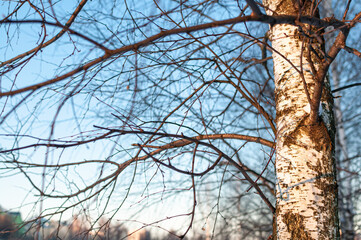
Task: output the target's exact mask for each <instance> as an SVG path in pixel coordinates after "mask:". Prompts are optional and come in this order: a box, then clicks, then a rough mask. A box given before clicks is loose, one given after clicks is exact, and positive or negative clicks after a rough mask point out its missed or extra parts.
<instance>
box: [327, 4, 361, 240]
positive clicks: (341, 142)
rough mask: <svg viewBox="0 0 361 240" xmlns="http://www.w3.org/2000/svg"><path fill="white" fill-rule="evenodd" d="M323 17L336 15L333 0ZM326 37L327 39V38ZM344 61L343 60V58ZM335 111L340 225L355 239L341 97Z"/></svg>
mask: <svg viewBox="0 0 361 240" xmlns="http://www.w3.org/2000/svg"><path fill="white" fill-rule="evenodd" d="M321 7H322V10H323V11H322V12H323V17H332V16H334V15H335V13H334V11H333V8H332V2H331V1H322V3H321ZM335 35H336V34H335V33H330V34H328V35H326V38H327V39H329V40H330V41H328V42H329V43H331V42H332V39H333V38H334V37H335ZM327 39H326V40H327ZM341 59H342V58H341ZM339 61H340V60H335V61H334V62H333V64H332V65H331V67H330V69H331V75H332V78H331V79H332V83H333V86H334V89H338V88H339V87H340V84H339V79H340V74H339V70H337V66H338V65H339V64H340V62H339ZM341 61H342V60H341ZM334 113H335V122H336V126H337V133H336V140H335V142H336V144H335V158H336V162H337V166H338V167H340V169H342V170H340V171H337V177H338V179H339V180H340V179H344V180H343V181H339V184H338V185H339V188H338V199H339V210H340V211H339V218H340V227H341V232H342V235H341V237H342V239H343V240H353V239H355V236H356V233H355V230H354V228H355V227H354V226H355V224H354V215H355V214H354V210H353V209H354V200H353V194H352V173H351V172H352V171H351V169H350V164H351V161H350V160H349V156H348V155H349V150H348V148H347V145H348V143H347V138H346V132H345V128H344V124H343V119H344V117H343V113H342V109H341V98H335V104H334Z"/></svg>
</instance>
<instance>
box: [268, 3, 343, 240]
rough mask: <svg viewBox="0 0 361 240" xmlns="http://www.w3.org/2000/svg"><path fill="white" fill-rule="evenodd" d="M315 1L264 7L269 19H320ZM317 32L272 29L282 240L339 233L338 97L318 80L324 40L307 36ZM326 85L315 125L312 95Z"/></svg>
mask: <svg viewBox="0 0 361 240" xmlns="http://www.w3.org/2000/svg"><path fill="white" fill-rule="evenodd" d="M301 2H302V4H304V5H300V4H301ZM310 2H311V1H293V0H265V1H264V5H265V6H266V8H268V10H267V14H269V15H281V14H285V15H298V14H300V13H301V14H303V15H314V14H316V11H315V8H313V7H312V6H311V3H310ZM301 29H302V30H301ZM316 30H317V29H314V28H312V27H310V26H307V25H300V26H299V27H297V26H292V25H287V24H277V25H274V26H272V27H271V34H270V36H271V37H270V39H271V42H272V47H273V48H274V52H273V60H274V77H275V96H276V110H277V116H276V124H277V145H276V174H277V186H276V190H277V209H276V235H277V236H276V237H277V239H299V240H300V239H337V238H338V235H339V231H338V217H337V184H336V174H335V161H334V121H333V112H332V104H333V99H332V95H331V93H330V88H329V84H328V82H327V80H323V79H317V78H316V77H315V75H316V74H315V73H316V72H317V71H318V70H319V65H320V64H319V62H320V58H319V57H322V47H323V46H322V41H320V39H321V38H314V39H310V38H309V37H307V36H306V35H311V33H312V32H316ZM309 46H312V48H313V50H312V51H311V50H310V48H309ZM315 52H316V53H318V54H315ZM320 87H323V93H322V97H321V102H320V104H321V109H322V117H321V116H320V118H319V119H317V121H314V120H313V119H312V118H311V117H310V116H311V112H312V111H313V110H314V107H312V103H314V101H315V100H314V99H312V96H313V95H314V92H315V91H317V89H319V88H320Z"/></svg>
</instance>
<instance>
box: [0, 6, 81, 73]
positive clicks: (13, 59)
mask: <svg viewBox="0 0 361 240" xmlns="http://www.w3.org/2000/svg"><path fill="white" fill-rule="evenodd" d="M87 1H88V0H82V1H81V2H80V3H79V5H78V7H77V8H76V9H75V11H74V12H73V14H72V15H71V16H70V18H69V20H68V21H67V22H66V23H65V25H64V26H66V27H67V28H69V27H70V26H71V24H72V23H73V22H74V20H75V18H76V17H77V16H78V14H79V13H80V11H81V10H82V8H83V7H84V5H85V3H86V2H87ZM4 20H7V18H6V19H3V20H2V22H3V21H4ZM64 33H66V29H65V28H63V29H62V30H61V31H60V32H59V33H58V34H56V35H55V36H54V37H52V38H51V39H49V40H48V41H46V42H44V43H43V44H42V46H41V48H45V47H47V46H49V45H50V44H52V43H53V42H55V41H56V40H57V39H59V38H60V37H61V36H63V35H64ZM38 50H39V47H35V48H33V49H31V50H29V51H27V52H25V53H23V54H20V55H17V56H16V57H13V58H11V59H9V60H6V61H4V62H1V63H0V67H3V66H5V65H7V64H10V63H12V62H14V61H16V60H18V59H21V58H23V57H26V56H28V55H30V54H32V53H34V52H36V51H38Z"/></svg>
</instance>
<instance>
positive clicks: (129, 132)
mask: <svg viewBox="0 0 361 240" xmlns="http://www.w3.org/2000/svg"><path fill="white" fill-rule="evenodd" d="M94 127H96V128H99V129H104V130H107V131H110V132H119V133H121V134H142V135H143V134H145V135H153V136H160V137H171V138H180V139H181V140H188V141H190V142H193V143H197V144H199V145H203V146H206V147H209V148H210V149H212V150H214V151H215V152H216V153H218V154H219V156H221V157H222V158H224V159H226V160H227V161H228V162H229V163H230V164H231V165H233V166H234V167H236V168H237V169H238V170H239V171H240V172H241V173H242V175H243V176H244V177H245V179H246V180H247V181H248V182H249V183H250V184H251V185H252V186H253V187H254V188H255V190H256V191H257V193H258V194H259V196H260V197H261V198H262V200H263V201H264V202H265V203H266V205H267V206H268V208H269V209H270V210H271V211H272V213H274V212H275V211H276V209H275V207H274V206H273V205H272V203H271V202H270V201H269V200H268V198H267V197H266V196H265V195H264V193H263V191H262V190H261V189H260V187H259V186H258V184H256V183H255V182H254V181H253V179H252V178H251V177H250V176H249V175H248V173H247V171H246V170H245V169H244V168H243V166H241V165H240V164H238V163H237V162H236V161H234V160H233V159H232V158H231V157H230V156H228V155H227V154H225V153H224V152H223V151H221V150H220V149H219V148H217V147H216V146H214V145H212V144H210V143H207V142H201V141H200V140H198V139H194V138H191V137H187V136H184V135H183V134H182V135H178V134H168V133H159V132H149V131H123V130H118V129H111V128H104V127H100V126H95V125H94ZM131 160H133V161H136V160H139V158H138V159H131ZM129 161H130V160H129Z"/></svg>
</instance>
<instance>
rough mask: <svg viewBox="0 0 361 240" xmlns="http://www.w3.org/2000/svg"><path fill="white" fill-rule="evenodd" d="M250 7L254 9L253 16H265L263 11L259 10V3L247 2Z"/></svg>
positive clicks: (251, 0) (248, 0)
mask: <svg viewBox="0 0 361 240" xmlns="http://www.w3.org/2000/svg"><path fill="white" fill-rule="evenodd" d="M246 2H247V4H248V6H249V7H250V8H251V9H252V12H253V14H255V15H256V16H261V15H263V14H262V12H261V10H259V8H258V6H257V3H256V2H255V1H253V0H246Z"/></svg>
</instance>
